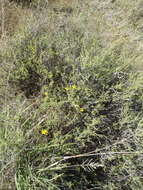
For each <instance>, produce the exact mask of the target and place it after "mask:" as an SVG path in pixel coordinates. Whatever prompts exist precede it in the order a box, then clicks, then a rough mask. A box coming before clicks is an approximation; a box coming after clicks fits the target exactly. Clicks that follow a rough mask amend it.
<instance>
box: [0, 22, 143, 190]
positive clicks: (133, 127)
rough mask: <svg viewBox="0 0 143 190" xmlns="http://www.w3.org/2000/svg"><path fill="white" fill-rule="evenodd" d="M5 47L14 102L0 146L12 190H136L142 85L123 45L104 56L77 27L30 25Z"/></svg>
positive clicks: (139, 182)
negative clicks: (10, 169) (8, 167)
mask: <svg viewBox="0 0 143 190" xmlns="http://www.w3.org/2000/svg"><path fill="white" fill-rule="evenodd" d="M64 21H65V22H66V20H64ZM83 22H84V21H83ZM83 24H85V23H83ZM11 46H12V48H11V50H10V52H9V54H8V58H7V56H6V55H5V57H6V58H7V59H9V62H10V63H11V64H13V68H12V69H11V72H10V73H9V75H10V76H9V79H8V84H9V85H10V86H11V87H14V88H13V90H14V91H16V94H17V95H15V97H14V100H15V102H16V103H15V104H13V102H12V103H10V105H13V106H10V108H9V109H6V110H5V109H4V108H3V112H2V113H1V114H0V117H1V120H0V121H1V125H2V127H3V130H5V129H7V128H6V123H5V122H3V120H5V121H8V119H9V122H8V123H9V124H10V125H9V130H6V131H5V132H3V131H2V130H1V137H2V138H1V139H2V142H3V144H2V143H1V144H2V146H5V147H6V149H5V152H6V151H7V152H8V150H11V151H12V154H13V156H12V158H14V159H13V160H14V164H15V166H14V169H15V172H14V175H15V176H14V177H15V186H16V189H18V190H19V189H21V190H27V189H29V190H37V189H38V190H45V189H48V190H56V189H59V190H77V189H79V190H87V189H103V190H108V189H109V190H111V189H113V190H115V189H120V190H122V189H124V190H129V189H131V190H134V189H142V185H143V183H142V148H143V144H142V143H141V141H142V138H143V130H142V101H143V96H142V94H143V93H142V81H143V80H142V79H143V78H142V75H141V74H139V73H136V72H133V70H132V67H131V64H132V63H131V64H129V61H128V60H129V56H130V55H129V54H128V53H126V54H125V52H124V51H125V49H124V47H123V46H124V44H123V43H120V42H119V43H116V44H115V45H114V44H113V46H112V47H111V48H108V49H106V48H105V47H104V46H103V43H102V38H99V37H98V34H96V35H87V33H86V32H85V31H83V27H82V25H81V26H79V25H78V24H77V25H74V26H71V25H69V23H66V24H65V25H64V26H62V27H61V26H60V25H58V22H57V23H56V27H55V28H54V31H50V30H48V32H47V28H46V27H45V26H44V27H43V28H42V26H41V25H40V27H35V28H34V24H33V25H32V26H31V27H30V29H29V30H28V31H26V33H24V35H23V36H22V37H19V38H17V40H15V41H14V43H12V44H11ZM125 47H126V46H125ZM131 61H132V62H133V60H131ZM14 107H15V108H17V109H15V111H13V110H14ZM18 108H19V109H18ZM12 118H14V119H13V123H12V122H11V120H12ZM10 129H11V130H10ZM8 132H9V133H8ZM14 133H15V137H16V140H15V142H13V139H14V137H13V136H14ZM3 134H7V137H8V136H11V135H12V137H13V138H12V139H11V140H10V143H8V140H7V138H5V136H4V135H3ZM18 137H19V138H18ZM9 145H11V147H12V148H11V147H9ZM2 152H3V154H4V151H2ZM6 157H8V153H7V155H6ZM4 158H5V156H4V155H3V159H4ZM8 162H9V160H6V163H8ZM1 168H2V167H1ZM3 175H4V172H3Z"/></svg>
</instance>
